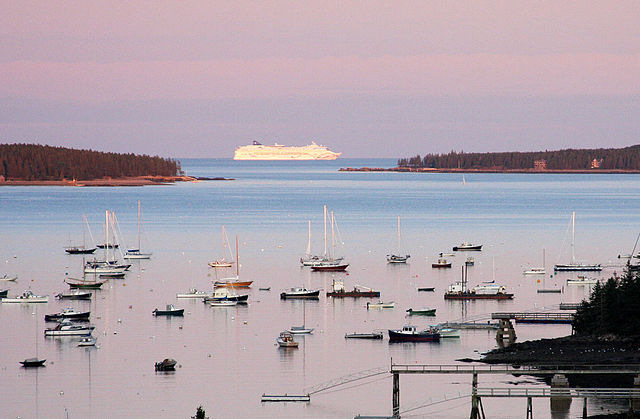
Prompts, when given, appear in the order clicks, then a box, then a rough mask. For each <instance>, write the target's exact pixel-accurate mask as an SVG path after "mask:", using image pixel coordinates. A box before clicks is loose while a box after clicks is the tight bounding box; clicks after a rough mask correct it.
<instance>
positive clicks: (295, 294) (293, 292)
mask: <svg viewBox="0 0 640 419" xmlns="http://www.w3.org/2000/svg"><path fill="white" fill-rule="evenodd" d="M319 296H320V290H319V289H317V290H308V289H306V288H304V287H294V288H289V289H288V290H287V291H284V292H281V293H280V299H282V300H288V299H295V298H298V299H300V298H304V299H318V298H319Z"/></svg>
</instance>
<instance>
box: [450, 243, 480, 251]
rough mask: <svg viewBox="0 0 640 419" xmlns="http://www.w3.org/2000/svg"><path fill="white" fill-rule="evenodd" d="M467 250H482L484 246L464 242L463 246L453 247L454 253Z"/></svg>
mask: <svg viewBox="0 0 640 419" xmlns="http://www.w3.org/2000/svg"><path fill="white" fill-rule="evenodd" d="M465 250H476V251H479V250H482V245H481V244H473V243H469V242H463V243H461V244H459V245H458V246H453V251H454V252H461V251H465Z"/></svg>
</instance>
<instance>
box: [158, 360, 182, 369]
mask: <svg viewBox="0 0 640 419" xmlns="http://www.w3.org/2000/svg"><path fill="white" fill-rule="evenodd" d="M177 363H178V361H176V360H175V359H171V358H165V359H163V360H162V361H160V362H156V363H155V369H156V371H175V370H176V364H177Z"/></svg>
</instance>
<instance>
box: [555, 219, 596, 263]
mask: <svg viewBox="0 0 640 419" xmlns="http://www.w3.org/2000/svg"><path fill="white" fill-rule="evenodd" d="M575 239H576V212H575V211H573V212H571V262H570V263H565V264H556V265H555V266H554V267H553V270H554V271H595V272H599V271H601V270H602V265H600V264H587V263H578V262H576V255H575V241H576V240H575Z"/></svg>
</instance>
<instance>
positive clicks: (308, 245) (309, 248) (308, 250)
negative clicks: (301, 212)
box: [307, 220, 311, 255]
mask: <svg viewBox="0 0 640 419" xmlns="http://www.w3.org/2000/svg"><path fill="white" fill-rule="evenodd" d="M308 223H309V240H308V241H307V255H311V220H308Z"/></svg>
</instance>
